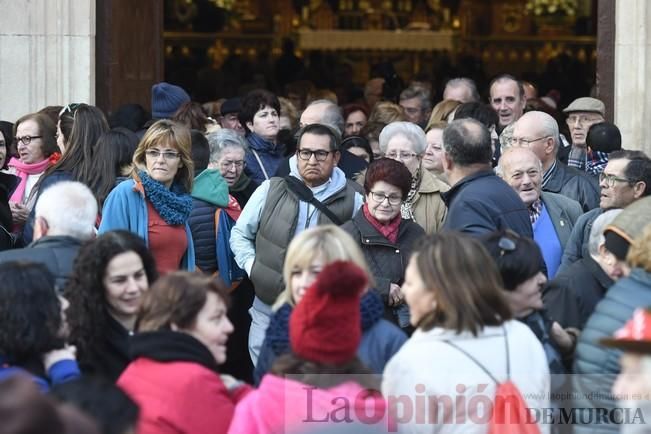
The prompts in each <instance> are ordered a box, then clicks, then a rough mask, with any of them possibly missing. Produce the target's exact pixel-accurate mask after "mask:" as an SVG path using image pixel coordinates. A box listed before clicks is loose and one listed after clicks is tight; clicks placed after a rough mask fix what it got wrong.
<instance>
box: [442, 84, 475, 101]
mask: <svg viewBox="0 0 651 434" xmlns="http://www.w3.org/2000/svg"><path fill="white" fill-rule="evenodd" d="M443 99H452V100H455V101H460V102H462V103H463V102H472V101H473V98H472V90H470V88H469V87H468V86H465V85H458V86H446V88H445V90H444V91H443Z"/></svg>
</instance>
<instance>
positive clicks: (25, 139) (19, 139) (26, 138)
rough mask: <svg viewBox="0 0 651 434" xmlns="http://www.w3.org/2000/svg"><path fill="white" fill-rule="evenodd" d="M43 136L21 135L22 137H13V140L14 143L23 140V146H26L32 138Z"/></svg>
mask: <svg viewBox="0 0 651 434" xmlns="http://www.w3.org/2000/svg"><path fill="white" fill-rule="evenodd" d="M42 138H43V136H23V137H14V140H15V141H16V143H20V142H23V144H24V145H25V146H28V145H29V144H30V143H32V140H34V139H42Z"/></svg>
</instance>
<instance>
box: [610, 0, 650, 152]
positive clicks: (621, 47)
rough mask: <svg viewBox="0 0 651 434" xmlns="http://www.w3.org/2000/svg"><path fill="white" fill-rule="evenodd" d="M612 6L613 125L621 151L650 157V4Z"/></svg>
mask: <svg viewBox="0 0 651 434" xmlns="http://www.w3.org/2000/svg"><path fill="white" fill-rule="evenodd" d="M615 3H616V8H617V9H616V13H615V17H616V18H615V21H616V24H615V123H616V124H617V126H618V127H619V128H620V130H621V132H622V146H623V147H625V148H627V149H639V150H642V151H645V152H646V153H647V154H649V155H651V2H648V1H647V0H626V1H617V2H615Z"/></svg>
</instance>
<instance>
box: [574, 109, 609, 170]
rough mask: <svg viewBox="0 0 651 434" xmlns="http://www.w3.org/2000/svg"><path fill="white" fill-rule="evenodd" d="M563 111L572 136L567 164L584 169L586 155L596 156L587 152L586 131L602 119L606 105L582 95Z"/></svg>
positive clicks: (586, 159)
mask: <svg viewBox="0 0 651 434" xmlns="http://www.w3.org/2000/svg"><path fill="white" fill-rule="evenodd" d="M563 113H566V114H567V120H566V122H567V126H568V128H569V129H570V136H571V137H572V148H571V149H570V154H569V156H568V158H567V165H568V166H571V167H576V168H577V169H579V170H586V166H587V161H588V156H589V157H590V159H591V158H592V157H593V156H596V155H593V153H591V152H589V150H588V148H587V145H586V138H587V137H588V131H589V130H590V127H591V126H592V125H594V124H597V123H599V122H603V121H604V116H605V114H606V106H605V105H604V103H603V102H601V101H600V100H598V99H596V98H590V97H582V98H577V99H575V100H574V101H572V103H571V104H570V105H568V106H567V107H566V108H565V109H564V110H563Z"/></svg>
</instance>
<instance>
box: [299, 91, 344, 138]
mask: <svg viewBox="0 0 651 434" xmlns="http://www.w3.org/2000/svg"><path fill="white" fill-rule="evenodd" d="M317 104H325V105H326V108H325V111H324V112H323V117H322V118H321V119H320V120H319V123H320V124H323V125H326V126H329V127H331V128H334V129H335V131H336V132H337V133H339V137H341V135H342V134H343V132H344V127H345V125H346V122H345V121H344V116H343V114H342V113H341V108H340V107H339V106H338V105H337V104H335V103H333V102H332V101H330V100H329V99H317V100H315V101H312V102H311V103H310V104H308V107H311V106H313V105H317ZM306 108H307V107H306Z"/></svg>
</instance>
